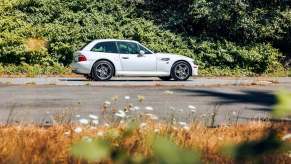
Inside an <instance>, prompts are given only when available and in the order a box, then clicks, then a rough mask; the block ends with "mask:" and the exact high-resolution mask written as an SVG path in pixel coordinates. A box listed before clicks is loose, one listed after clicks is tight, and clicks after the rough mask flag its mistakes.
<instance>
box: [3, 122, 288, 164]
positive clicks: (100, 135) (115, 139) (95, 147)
mask: <svg viewBox="0 0 291 164" xmlns="http://www.w3.org/2000/svg"><path fill="white" fill-rule="evenodd" d="M290 129H291V125H290V123H276V124H272V123H269V122H250V123H247V124H242V125H231V126H220V127H217V128H206V127H204V126H203V125H200V124H192V125H189V129H184V128H177V127H174V126H172V125H170V124H163V123H153V122H147V123H146V124H145V123H143V124H139V123H137V122H135V121H133V122H130V123H123V124H119V125H109V126H108V125H99V126H89V125H87V126H78V125H55V126H52V127H49V128H44V127H39V126H35V125H25V126H22V125H6V126H2V127H0V141H1V142H0V163H87V162H92V163H99V162H101V163H181V162H182V163H213V162H215V163H234V162H236V160H237V159H240V160H241V161H242V160H246V161H252V162H256V161H260V162H263V163H289V162H290V161H291V157H290V155H291V154H290V147H288V146H290V143H291V140H290V139H291V138H290V136H289V137H288V133H289V135H290ZM273 130H275V131H276V133H274V135H273V136H272V142H266V143H264V142H262V140H265V141H266V140H268V134H269V132H270V131H273ZM269 138H270V137H269ZM268 145H269V146H268ZM288 150H289V152H288ZM252 155H253V156H252Z"/></svg>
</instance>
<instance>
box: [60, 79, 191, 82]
mask: <svg viewBox="0 0 291 164" xmlns="http://www.w3.org/2000/svg"><path fill="white" fill-rule="evenodd" d="M58 80H59V81H73V82H74V81H79V82H84V81H87V82H90V81H91V80H88V79H84V78H63V79H58ZM189 81H191V80H188V82H189ZM92 82H98V81H92ZM107 82H170V83H175V82H177V81H174V80H170V81H163V80H159V79H110V80H108V81H107ZM179 82H180V83H181V82H183V81H179ZM185 82H187V81H185Z"/></svg>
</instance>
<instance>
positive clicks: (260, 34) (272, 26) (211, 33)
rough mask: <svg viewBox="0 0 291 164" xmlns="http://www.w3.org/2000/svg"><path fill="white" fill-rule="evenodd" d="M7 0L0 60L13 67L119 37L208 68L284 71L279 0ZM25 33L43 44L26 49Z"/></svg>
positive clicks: (56, 59) (66, 57)
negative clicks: (264, 0)
mask: <svg viewBox="0 0 291 164" xmlns="http://www.w3.org/2000/svg"><path fill="white" fill-rule="evenodd" d="M5 3H6V5H3V6H0V16H1V20H0V31H1V32H0V50H1V51H0V63H3V64H16V65H19V64H21V63H27V64H32V65H34V64H40V65H51V66H52V65H56V64H58V63H60V64H63V65H65V66H67V65H69V64H70V63H71V61H72V55H73V52H74V51H76V50H78V49H79V48H80V47H82V46H83V45H84V44H85V43H87V42H89V41H91V40H93V39H100V38H119V39H134V40H137V41H140V42H142V43H143V44H145V45H146V46H148V47H149V48H151V49H152V50H153V51H157V52H159V51H163V52H169V53H177V54H180V55H185V56H189V57H192V58H194V59H195V60H196V61H197V63H198V64H199V65H201V68H205V69H208V68H210V67H215V68H223V69H242V70H248V71H250V72H253V73H258V74H261V73H268V72H269V71H271V70H274V69H281V65H280V64H279V62H278V58H280V56H281V50H282V47H280V46H278V45H283V44H281V43H282V42H280V39H282V38H285V39H286V38H288V34H286V31H288V29H289V27H290V26H289V25H290V22H291V21H290V16H289V15H290V14H289V15H288V10H287V9H285V8H282V10H279V9H280V6H278V4H277V3H274V4H273V5H274V7H275V9H276V10H271V9H269V8H268V7H267V6H262V5H259V3H258V4H257V3H252V2H251V1H245V2H244V3H240V4H236V3H233V2H232V1H231V2H230V1H219V2H218V1H217V2H216V1H215V2H214V1H208V0H197V1H194V2H193V1H190V0H187V1H177V2H176V1H171V0H159V1H150V0H145V1H124V0H107V1H98V2H96V1H93V0H13V1H9V2H8V1H7V2H6V1H5ZM283 5H285V4H283ZM248 7H249V10H248V9H247V8H248ZM161 13H162V14H161ZM217 13H219V14H217ZM285 34H286V35H285ZM30 39H41V40H45V42H46V44H44V45H43V47H42V48H39V49H38V50H35V51H28V50H27V46H26V43H27V40H30ZM267 39H268V40H270V39H271V41H270V42H268V40H267ZM275 43H277V44H275ZM274 46H276V47H278V48H280V49H279V50H277V49H275V48H273V47H274ZM282 51H283V50H282ZM284 52H285V50H284Z"/></svg>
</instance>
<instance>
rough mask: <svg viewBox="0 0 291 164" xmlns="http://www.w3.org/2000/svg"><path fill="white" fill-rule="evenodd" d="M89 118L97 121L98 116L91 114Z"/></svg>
mask: <svg viewBox="0 0 291 164" xmlns="http://www.w3.org/2000/svg"><path fill="white" fill-rule="evenodd" d="M89 118H91V119H93V120H97V119H98V116H96V115H93V114H89Z"/></svg>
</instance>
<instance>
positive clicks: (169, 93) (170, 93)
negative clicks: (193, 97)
mask: <svg viewBox="0 0 291 164" xmlns="http://www.w3.org/2000/svg"><path fill="white" fill-rule="evenodd" d="M164 93H165V94H166V95H172V94H174V92H173V91H169V90H167V91H165V92H164Z"/></svg>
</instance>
